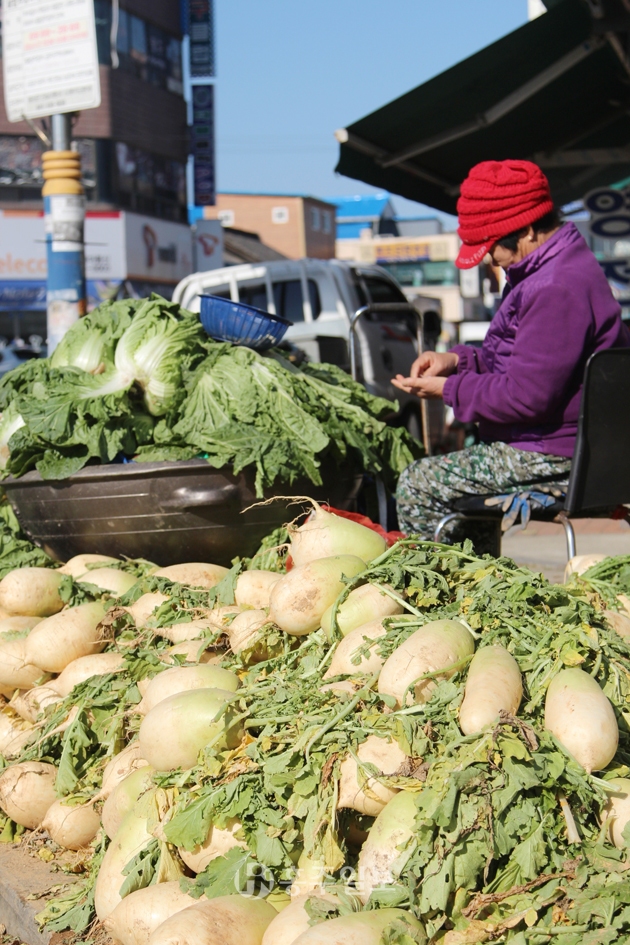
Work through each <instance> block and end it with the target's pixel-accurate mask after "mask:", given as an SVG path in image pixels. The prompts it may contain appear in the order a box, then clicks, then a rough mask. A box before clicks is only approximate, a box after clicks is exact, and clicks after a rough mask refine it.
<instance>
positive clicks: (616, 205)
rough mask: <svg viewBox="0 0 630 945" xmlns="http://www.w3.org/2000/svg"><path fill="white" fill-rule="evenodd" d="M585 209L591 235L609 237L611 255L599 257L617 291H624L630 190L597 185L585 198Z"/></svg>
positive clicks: (629, 273)
mask: <svg viewBox="0 0 630 945" xmlns="http://www.w3.org/2000/svg"><path fill="white" fill-rule="evenodd" d="M584 209H585V210H588V211H589V213H590V219H589V223H588V229H589V232H590V233H591V235H592V236H595V237H598V238H599V239H603V240H610V241H612V243H613V244H614V246H615V250H614V255H612V256H609V257H607V258H605V259H600V260H599V264H600V266H601V267H602V269H603V270H604V273H605V275H606V278H607V279H608V281H609V282H610V283H611V285H612V286H613V287H614V288H615V289H616V290H617V292H619V291H620V290H623V291H626V292H627V287H628V285H630V259H629V258H628V253H627V251H625V252H624V249H625V247H627V246H628V241H629V240H630V190H613V189H612V188H610V187H598V188H597V190H592V191H591V192H590V193H588V194H587V195H586V197H585V198H584ZM604 245H606V244H604Z"/></svg>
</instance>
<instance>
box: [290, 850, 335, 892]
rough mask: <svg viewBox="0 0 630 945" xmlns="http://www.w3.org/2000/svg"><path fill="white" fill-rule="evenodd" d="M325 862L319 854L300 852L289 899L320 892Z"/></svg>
mask: <svg viewBox="0 0 630 945" xmlns="http://www.w3.org/2000/svg"><path fill="white" fill-rule="evenodd" d="M325 874H326V863H325V861H324V859H323V858H321V857H319V856H309V855H308V854H307V853H306V852H304V851H303V852H302V853H301V854H300V858H299V860H298V862H297V869H296V871H295V877H294V879H293V882H292V884H291V901H293V900H294V899H298V898H299V897H300V896H306V895H311V894H312V893H314V892H318V893H319V892H322V886H323V882H324V876H325Z"/></svg>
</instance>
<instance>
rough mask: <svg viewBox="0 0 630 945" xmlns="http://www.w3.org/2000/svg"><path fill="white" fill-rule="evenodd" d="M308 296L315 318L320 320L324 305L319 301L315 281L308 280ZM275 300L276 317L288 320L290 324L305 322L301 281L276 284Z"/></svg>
mask: <svg viewBox="0 0 630 945" xmlns="http://www.w3.org/2000/svg"><path fill="white" fill-rule="evenodd" d="M308 295H309V300H310V303H311V312H312V313H313V318H318V317H319V315H320V313H321V310H322V305H321V302H320V299H319V289H318V288H317V283H316V282H315V280H314V279H309V280H308ZM273 300H274V302H275V305H276V315H280V317H281V318H287V319H288V320H289V321H290V322H303V321H304V308H303V305H302V283H301V282H300V280H299V279H288V280H287V281H286V282H274V284H273Z"/></svg>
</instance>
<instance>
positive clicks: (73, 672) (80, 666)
mask: <svg viewBox="0 0 630 945" xmlns="http://www.w3.org/2000/svg"><path fill="white" fill-rule="evenodd" d="M124 665H125V661H124V659H123V657H122V656H121V655H120V653H95V654H94V655H93V656H80V657H79V658H78V659H76V660H72V662H71V663H68V665H67V666H66V668H65V669H64V670H63V672H62V673H61V674H60V675H59V676H57V678H56V679H53V680H52V681H51V682H50V683H49V684H48V687H49V688H50V689H56V691H57V692H58V693H59V695H60V696H62V697H63V698H64V699H65V697H66V696H69V695H70V693H71V692H72V690H73V689H74V687H75V686H78V685H79V684H80V683H82V682H85V681H86V680H87V679H92V677H93V676H107V675H108V673H116V672H118V670H120V669H122V667H123V666H124Z"/></svg>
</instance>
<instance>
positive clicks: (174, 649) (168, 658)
mask: <svg viewBox="0 0 630 945" xmlns="http://www.w3.org/2000/svg"><path fill="white" fill-rule="evenodd" d="M178 656H183V657H184V662H185V663H194V664H195V665H196V664H198V663H220V662H221V660H222V659H223V656H217V655H215V654H214V653H213V652H212V651H211V650H208V649H206V644H205V643H202V642H201V641H200V640H188V641H187V642H184V643H176V644H175V646H169V648H168V650H166V652H164V651H162V654H160V660H161V662H162V663H168V664H173V663H177V664H178V665H179V663H180V662H181V660H179V659H175V657H178Z"/></svg>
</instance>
